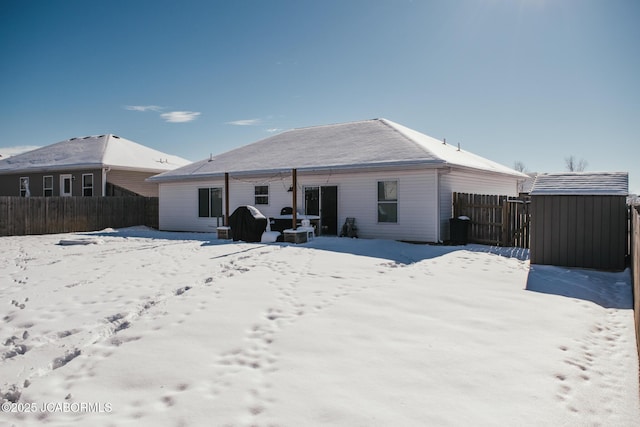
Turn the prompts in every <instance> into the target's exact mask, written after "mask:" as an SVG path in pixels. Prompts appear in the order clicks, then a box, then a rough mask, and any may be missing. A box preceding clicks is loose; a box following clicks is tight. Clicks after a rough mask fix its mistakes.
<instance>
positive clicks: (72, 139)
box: [69, 138, 78, 141]
mask: <svg viewBox="0 0 640 427" xmlns="http://www.w3.org/2000/svg"><path fill="white" fill-rule="evenodd" d="M76 139H78V138H71V139H69V141H75V140H76Z"/></svg>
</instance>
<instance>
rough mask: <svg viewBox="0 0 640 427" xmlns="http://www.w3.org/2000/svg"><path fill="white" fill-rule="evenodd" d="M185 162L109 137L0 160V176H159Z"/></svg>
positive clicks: (77, 140)
mask: <svg viewBox="0 0 640 427" xmlns="http://www.w3.org/2000/svg"><path fill="white" fill-rule="evenodd" d="M189 163H190V162H189V161H188V160H185V159H183V158H180V157H178V156H173V155H170V154H166V153H163V152H161V151H158V150H154V149H153V148H149V147H146V146H144V145H140V144H138V143H136V142H133V141H130V140H128V139H125V138H121V137H119V136H116V135H112V134H105V135H98V136H86V137H83V138H71V139H67V140H65V141H60V142H58V143H55V144H51V145H47V146H46V147H41V148H38V149H35V150H32V151H28V152H26V153H22V154H18V155H15V156H12V157H8V158H6V159H1V160H0V174H8V173H16V172H26V171H50V170H64V169H79V168H102V167H111V168H113V169H119V170H135V171H147V172H152V173H153V172H155V173H160V172H164V171H167V170H172V169H175V168H177V167H180V166H184V165H187V164H189Z"/></svg>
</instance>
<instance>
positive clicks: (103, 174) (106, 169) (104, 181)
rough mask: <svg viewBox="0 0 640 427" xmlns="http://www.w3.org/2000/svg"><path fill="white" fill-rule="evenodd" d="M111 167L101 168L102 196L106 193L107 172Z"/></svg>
mask: <svg viewBox="0 0 640 427" xmlns="http://www.w3.org/2000/svg"><path fill="white" fill-rule="evenodd" d="M110 171H111V168H110V167H106V168H102V197H105V196H106V195H107V172H110Z"/></svg>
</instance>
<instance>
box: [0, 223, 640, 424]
mask: <svg viewBox="0 0 640 427" xmlns="http://www.w3.org/2000/svg"><path fill="white" fill-rule="evenodd" d="M210 238H212V236H211V235H209V234H188V233H164V232H158V231H153V230H148V229H144V228H131V229H123V230H115V231H112V230H105V231H104V232H98V233H84V234H66V235H46V236H25V237H2V238H0V253H2V256H1V257H0V306H1V307H3V308H2V311H1V312H0V355H1V357H0V395H2V396H3V397H4V398H5V399H8V400H7V401H5V403H4V406H3V409H8V410H9V411H11V412H0V424H2V425H9V426H11V425H16V426H33V425H53V426H69V425H78V426H86V425H91V426H123V425H132V426H133V425H135V426H253V425H256V426H314V425H331V426H350V427H351V426H390V425H393V426H423V425H431V426H461V425H464V426H467V425H473V426H495V425H510V426H516V425H520V426H559V425H566V426H585V425H589V426H596V425H601V426H637V425H638V422H639V420H640V405H639V401H638V360H637V356H636V352H635V339H634V331H633V322H632V318H633V312H632V310H631V286H630V275H629V272H628V271H627V272H624V273H603V272H594V271H585V270H568V269H563V268H556V267H543V266H533V267H530V266H529V262H528V260H527V252H526V251H524V250H518V249H499V248H491V247H488V246H479V245H468V246H464V247H438V246H426V245H425V246H423V245H411V244H405V243H399V242H391V241H380V240H358V239H338V238H328V237H327V238H324V237H320V238H317V239H315V240H313V241H311V242H309V243H307V244H304V245H298V246H293V245H287V244H280V243H270V244H246V243H233V242H230V241H218V240H215V238H214V239H213V240H210ZM81 239H83V240H81ZM61 241H62V242H63V243H67V244H63V245H60V244H59V243H60V242H61ZM75 241H78V242H75ZM69 243H79V244H69ZM10 401H14V402H15V403H13V404H11V402H10Z"/></svg>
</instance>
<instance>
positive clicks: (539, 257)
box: [530, 172, 629, 270]
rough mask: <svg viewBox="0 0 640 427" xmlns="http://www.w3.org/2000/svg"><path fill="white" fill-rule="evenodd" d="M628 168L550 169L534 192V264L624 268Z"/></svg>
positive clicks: (532, 224) (540, 176)
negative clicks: (605, 170) (613, 169)
mask: <svg viewBox="0 0 640 427" xmlns="http://www.w3.org/2000/svg"><path fill="white" fill-rule="evenodd" d="M628 188H629V175H628V173H626V172H597V173H585V172H570V173H569V172H567V173H547V174H540V175H538V176H537V177H536V180H535V182H534V184H533V188H532V190H531V250H530V257H531V263H532V264H548V265H556V266H566V267H580V268H593V269H600V270H623V269H624V268H625V256H626V252H627V251H626V246H627V204H626V197H627V194H628V192H629V191H628Z"/></svg>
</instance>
